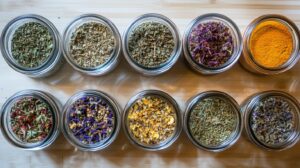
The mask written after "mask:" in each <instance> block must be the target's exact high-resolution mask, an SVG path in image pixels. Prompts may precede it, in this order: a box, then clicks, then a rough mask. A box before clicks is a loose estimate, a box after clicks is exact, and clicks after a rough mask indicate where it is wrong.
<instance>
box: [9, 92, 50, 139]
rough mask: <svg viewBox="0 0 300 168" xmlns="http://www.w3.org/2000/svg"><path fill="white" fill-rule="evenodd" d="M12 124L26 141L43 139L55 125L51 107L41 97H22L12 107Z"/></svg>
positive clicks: (15, 130)
mask: <svg viewBox="0 0 300 168" xmlns="http://www.w3.org/2000/svg"><path fill="white" fill-rule="evenodd" d="M10 124H11V129H12V131H13V133H14V134H15V135H16V136H17V137H18V139H19V140H20V141H22V142H26V143H35V142H39V141H43V140H44V139H45V138H46V137H47V136H48V135H49V133H50V132H51V130H52V127H53V115H52V112H51V108H50V106H49V105H48V104H47V103H46V102H44V101H43V100H41V99H39V98H35V97H24V98H20V99H19V100H17V101H16V102H15V103H14V104H13V106H12V107H11V111H10Z"/></svg>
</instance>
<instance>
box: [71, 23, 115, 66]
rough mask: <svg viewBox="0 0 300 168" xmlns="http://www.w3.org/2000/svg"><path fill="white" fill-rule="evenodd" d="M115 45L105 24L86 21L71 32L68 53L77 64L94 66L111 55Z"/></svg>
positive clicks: (104, 61)
mask: <svg viewBox="0 0 300 168" xmlns="http://www.w3.org/2000/svg"><path fill="white" fill-rule="evenodd" d="M115 45H116V42H115V37H114V35H113V32H112V30H111V29H110V28H109V27H108V26H107V25H104V24H102V23H98V22H88V23H84V24H82V25H80V26H79V27H78V28H77V29H76V30H75V31H74V32H73V34H72V36H71V43H70V53H71V57H72V59H73V61H74V62H75V63H76V64H77V65H78V66H80V67H83V68H95V67H97V66H100V65H102V64H104V63H106V62H107V61H108V60H109V59H110V58H111V57H112V53H113V52H114V49H115Z"/></svg>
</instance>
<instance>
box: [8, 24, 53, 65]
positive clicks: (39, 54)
mask: <svg viewBox="0 0 300 168" xmlns="http://www.w3.org/2000/svg"><path fill="white" fill-rule="evenodd" d="M53 43H54V41H53V37H52V35H51V33H50V32H49V30H48V28H47V27H46V26H44V25H42V24H40V23H37V22H29V23H25V24H23V25H22V26H20V27H19V28H17V29H16V31H15V32H14V34H13V37H12V41H11V52H12V56H13V58H14V59H15V60H16V61H17V63H18V64H20V65H21V66H23V67H26V68H37V67H39V66H41V65H42V64H44V63H45V62H46V61H47V59H48V58H49V57H50V55H51V53H52V51H53V48H54V46H53Z"/></svg>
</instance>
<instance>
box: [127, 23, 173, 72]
mask: <svg viewBox="0 0 300 168" xmlns="http://www.w3.org/2000/svg"><path fill="white" fill-rule="evenodd" d="M174 47H175V42H174V37H173V35H172V32H171V30H170V29H169V28H168V27H167V26H166V25H164V24H162V23H158V22H145V23H142V24H140V25H139V26H137V27H136V28H135V29H134V30H133V32H132V34H131V35H130V37H129V41H128V50H129V54H130V56H131V58H132V59H133V60H134V61H135V62H136V63H138V64H140V65H142V66H144V67H147V68H155V67H159V66H161V65H162V64H164V63H166V62H167V61H168V60H169V59H170V57H171V54H172V53H173V50H174Z"/></svg>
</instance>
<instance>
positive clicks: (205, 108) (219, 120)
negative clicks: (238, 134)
mask: <svg viewBox="0 0 300 168" xmlns="http://www.w3.org/2000/svg"><path fill="white" fill-rule="evenodd" d="M236 123H237V116H236V114H235V112H234V109H233V107H232V105H231V104H230V103H228V102H227V101H225V100H223V99H220V98H218V97H208V98H205V99H203V100H200V101H199V102H197V104H196V105H195V107H193V109H192V111H191V114H190V117H189V123H188V126H189V130H190V133H191V135H192V136H193V138H194V139H195V140H196V141H197V142H199V143H200V144H202V145H205V146H218V145H220V144H221V143H223V142H224V141H226V140H227V139H228V138H229V137H230V136H231V135H232V133H233V132H234V131H235V128H236Z"/></svg>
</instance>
